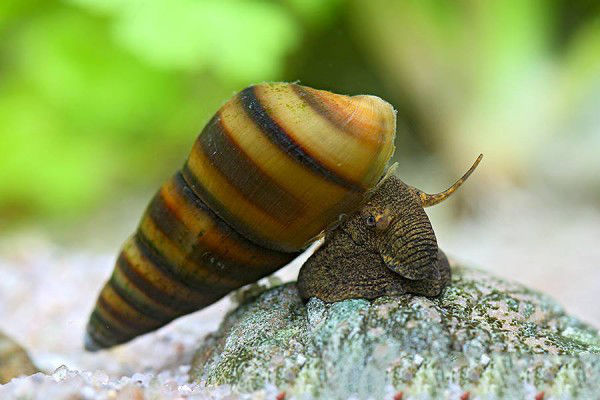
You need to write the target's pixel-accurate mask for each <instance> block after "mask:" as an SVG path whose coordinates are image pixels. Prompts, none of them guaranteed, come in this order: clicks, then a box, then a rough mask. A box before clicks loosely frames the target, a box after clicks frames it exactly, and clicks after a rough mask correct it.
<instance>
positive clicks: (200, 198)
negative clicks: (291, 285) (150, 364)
mask: <svg viewBox="0 0 600 400" xmlns="http://www.w3.org/2000/svg"><path fill="white" fill-rule="evenodd" d="M395 129H396V114H395V111H394V109H393V107H392V106H391V105H390V104H389V103H387V102H385V101H383V100H381V99H380V98H378V97H375V96H352V97H350V96H344V95H338V94H334V93H330V92H326V91H322V90H316V89H312V88H309V87H305V86H300V85H297V84H290V83H265V84H260V85H255V86H250V87H248V88H246V89H244V90H242V91H241V92H240V93H238V94H237V95H236V96H234V97H233V98H232V99H230V100H229V101H228V102H227V103H225V104H224V105H223V106H222V107H221V108H220V109H219V110H218V111H217V112H216V114H215V115H214V116H213V117H212V119H211V120H210V121H209V122H208V123H207V125H206V126H205V127H204V129H203V130H202V132H201V133H200V135H199V136H198V138H197V140H196V141H195V143H194V145H193V148H192V151H191V153H190V155H189V157H188V159H187V161H186V163H185V164H184V166H183V168H182V169H181V170H180V171H179V172H177V173H176V174H175V175H174V176H173V178H171V179H170V180H169V181H168V182H167V183H165V184H164V185H163V186H162V188H161V189H160V190H159V192H158V193H157V194H156V195H155V197H154V198H153V200H152V201H151V203H150V205H149V206H148V208H147V209H146V212H145V213H144V215H143V217H142V221H141V223H140V225H139V227H138V229H137V231H136V232H135V234H134V235H133V236H132V237H131V238H130V239H129V240H128V241H127V242H126V243H125V245H124V246H123V249H122V251H121V253H120V255H119V257H118V259H117V262H116V266H115V269H114V271H113V274H112V276H111V278H110V280H109V281H108V282H107V283H106V285H105V286H104V288H103V289H102V291H101V293H100V296H99V298H98V301H97V303H96V307H95V308H94V310H93V312H92V315H91V317H90V322H89V323H88V327H87V336H86V348H87V349H89V350H97V349H101V348H107V347H111V346H113V345H116V344H119V343H124V342H127V341H129V340H131V339H133V338H134V337H136V336H138V335H140V334H143V333H145V332H149V331H152V330H154V329H157V328H158V327H160V326H162V325H164V324H166V323H168V322H169V321H171V320H173V319H174V318H177V317H179V316H181V315H184V314H187V313H190V312H193V311H195V310H198V309H201V308H203V307H206V306H207V305H209V304H211V303H213V302H215V301H217V300H219V299H220V298H221V297H223V296H225V295H226V294H227V293H229V292H230V291H232V290H235V289H237V288H239V287H241V286H243V285H246V284H248V283H251V282H255V281H256V280H258V279H260V278H262V277H264V276H266V275H269V274H271V273H272V272H274V271H276V270H277V269H279V268H281V267H282V266H284V265H285V264H287V263H288V262H289V261H291V260H292V259H293V258H295V257H296V256H297V254H298V253H299V252H300V251H302V250H303V249H304V248H305V247H306V246H307V245H308V244H309V243H310V241H311V240H312V239H313V238H314V237H315V236H317V235H318V234H319V232H321V231H322V230H323V229H324V228H326V227H327V226H328V225H330V224H331V223H332V222H333V221H335V220H336V219H337V218H338V216H339V215H340V214H343V213H349V212H352V211H353V210H354V209H356V208H357V207H358V206H359V205H360V203H361V201H362V199H363V196H364V195H365V193H366V192H367V191H369V190H370V189H371V188H373V187H374V186H375V185H376V184H377V182H378V181H379V179H380V178H381V176H382V175H383V174H384V172H385V169H386V166H387V163H388V161H389V159H390V157H391V155H392V153H393V151H394V136H395Z"/></svg>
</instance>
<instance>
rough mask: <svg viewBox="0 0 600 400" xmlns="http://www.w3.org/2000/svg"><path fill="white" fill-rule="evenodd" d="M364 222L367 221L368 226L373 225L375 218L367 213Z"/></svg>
mask: <svg viewBox="0 0 600 400" xmlns="http://www.w3.org/2000/svg"><path fill="white" fill-rule="evenodd" d="M366 222H367V225H368V226H375V224H376V223H377V220H376V219H375V216H373V215H369V216H368V217H367V221H366Z"/></svg>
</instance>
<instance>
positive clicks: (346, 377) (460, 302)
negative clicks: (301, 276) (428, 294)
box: [190, 266, 600, 399]
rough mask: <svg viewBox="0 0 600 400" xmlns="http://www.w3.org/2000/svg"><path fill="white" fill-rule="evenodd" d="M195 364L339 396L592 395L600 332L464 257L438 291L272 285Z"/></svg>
mask: <svg viewBox="0 0 600 400" xmlns="http://www.w3.org/2000/svg"><path fill="white" fill-rule="evenodd" d="M190 375H191V377H192V378H193V379H194V381H195V383H196V384H200V385H208V386H212V385H224V384H228V385H232V387H233V388H234V389H235V390H238V391H240V392H249V391H253V390H256V389H259V388H263V387H265V385H275V386H276V387H278V388H280V389H281V390H284V391H285V392H286V393H287V394H288V395H289V396H293V395H294V394H297V395H299V394H302V395H303V396H304V395H306V394H307V393H308V394H312V395H313V396H316V397H322V398H329V399H338V398H339V399H346V398H348V397H350V396H354V397H355V398H373V399H383V398H393V397H394V394H397V393H399V392H402V393H403V395H404V398H407V397H408V396H416V397H419V398H430V397H431V398H436V397H442V396H443V397H445V398H458V397H460V396H461V395H463V394H464V393H465V392H469V393H470V395H471V396H481V397H508V398H533V397H535V396H536V395H537V396H538V397H539V396H540V393H541V392H544V393H545V395H550V394H552V395H556V396H557V397H561V396H562V397H567V398H568V397H571V396H584V397H585V396H586V395H590V396H591V395H592V394H596V393H597V392H598V391H599V390H600V335H599V332H598V330H596V329H593V328H592V327H590V326H588V325H586V324H584V323H582V322H581V321H579V320H577V319H576V318H574V317H572V316H569V315H568V314H566V313H565V311H564V310H563V309H562V308H561V307H560V306H559V305H557V304H556V303H555V302H554V301H553V300H552V299H550V298H549V297H547V296H545V295H543V294H541V293H538V292H535V291H533V290H530V289H528V288H526V287H524V286H522V285H519V284H516V283H512V282H509V281H505V280H502V279H499V278H496V277H493V276H491V275H489V274H488V273H485V272H482V271H478V270H474V269H471V268H466V267H460V266H453V279H452V284H451V286H449V287H448V288H446V289H445V291H444V293H443V295H442V296H441V297H440V298H437V299H429V298H425V297H418V296H412V295H404V296H399V297H382V298H379V299H376V300H374V301H366V300H361V299H357V300H346V301H342V302H338V303H332V304H326V303H323V302H322V301H320V300H318V299H314V298H313V299H311V300H310V301H309V302H308V303H307V304H306V305H305V304H304V303H303V302H302V301H301V299H300V297H299V296H298V292H297V289H296V286H295V284H294V283H288V284H285V285H281V286H278V287H275V288H271V289H269V290H267V291H265V292H264V293H262V294H260V295H259V296H258V297H256V298H255V299H254V300H253V301H250V302H248V303H245V304H242V305H240V306H239V307H238V308H237V309H235V310H233V311H232V312H230V313H229V314H228V315H227V317H226V318H225V320H224V321H223V323H222V324H221V327H220V328H219V330H218V331H217V332H216V333H214V334H212V335H210V336H209V337H207V338H206V339H205V341H204V342H203V344H202V346H201V348H200V349H199V351H198V352H197V354H196V357H195V359H194V362H193V366H192V370H191V372H190ZM544 393H542V394H541V397H542V398H543V397H544Z"/></svg>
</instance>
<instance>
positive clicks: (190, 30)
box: [0, 0, 600, 229]
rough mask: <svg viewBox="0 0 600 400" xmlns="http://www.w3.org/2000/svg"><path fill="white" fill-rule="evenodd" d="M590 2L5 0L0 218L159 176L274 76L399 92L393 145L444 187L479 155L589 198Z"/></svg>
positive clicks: (593, 10)
mask: <svg viewBox="0 0 600 400" xmlns="http://www.w3.org/2000/svg"><path fill="white" fill-rule="evenodd" d="M598 4H599V3H598V2H595V1H585V0H577V1H567V0H551V1H550V0H502V1H490V2H488V1H485V2H484V1H477V0H461V1H452V2H450V1H436V0H405V1H394V0H372V1H368V2H367V1H360V0H356V1H343V0H287V1H275V0H273V1H266V0H170V1H168V0H128V1H125V0H64V1H57V0H54V1H52V0H46V1H42V0H3V1H2V2H0V35H1V38H2V40H1V41H0V149H1V150H2V157H1V158H0V224H2V221H4V222H5V223H6V222H15V221H22V220H27V219H29V220H31V219H32V218H38V219H39V218H41V217H43V218H46V217H54V218H58V219H60V220H66V219H73V218H75V219H76V217H80V216H82V215H85V214H86V213H89V212H90V211H91V210H94V209H98V208H100V207H106V206H107V205H110V204H111V203H112V202H114V201H115V199H117V198H121V197H126V196H130V195H132V194H133V193H136V192H137V191H139V190H141V189H142V188H147V187H157V186H158V184H159V183H160V182H161V181H162V180H164V179H165V178H166V177H168V175H169V174H170V173H172V172H173V171H174V170H175V169H176V168H177V167H178V166H179V165H180V164H181V163H182V162H183V160H184V159H185V157H186V155H187V152H188V151H189V147H190V145H191V143H192V142H193V140H194V138H195V136H196V134H197V132H198V131H199V130H200V129H201V128H202V126H203V124H204V123H205V121H206V120H207V119H208V118H209V117H210V115H212V114H213V113H214V111H215V110H216V109H217V108H218V107H219V105H220V104H222V103H223V102H224V101H225V100H226V99H227V98H229V97H230V96H231V94H232V93H234V92H235V91H237V90H239V89H241V88H243V87H245V86H247V85H248V84H250V83H254V82H260V81H273V80H300V81H301V82H302V83H304V84H307V85H310V86H313V87H318V88H324V89H329V90H333V91H336V92H342V93H349V94H356V93H370V94H376V95H379V96H382V97H383V98H385V99H387V100H388V101H390V102H392V103H393V104H395V105H396V106H397V108H398V109H399V117H400V125H399V126H400V130H399V138H398V140H399V144H398V155H397V156H398V157H399V159H400V160H401V161H404V160H415V159H417V160H418V159H421V158H422V157H423V156H429V155H433V160H437V162H438V165H435V163H428V165H429V167H428V168H429V169H428V171H427V172H429V173H431V174H432V175H433V176H435V175H436V173H435V172H434V171H438V172H437V175H442V176H440V177H439V179H440V181H443V182H446V176H443V174H440V173H439V171H448V172H447V173H448V175H455V174H456V171H462V169H464V167H465V166H466V165H467V164H468V162H470V161H471V159H472V158H474V156H475V155H476V154H478V153H479V152H484V153H485V154H486V165H487V167H486V169H485V170H486V171H487V173H488V177H489V179H495V178H498V177H500V178H503V179H506V180H509V181H510V180H513V181H514V180H517V181H518V180H522V179H526V178H527V176H528V175H529V174H531V173H536V171H550V172H547V173H544V172H541V176H542V179H546V178H547V179H549V180H552V179H556V180H557V181H560V182H563V181H565V180H566V181H567V182H572V181H573V179H569V178H572V177H580V178H581V179H582V180H583V181H585V182H586V187H593V188H595V190H597V191H598V192H600V183H599V182H598V177H597V175H598V174H597V172H596V173H594V172H593V171H592V169H591V168H589V165H590V164H589V163H590V162H591V163H595V165H596V166H597V165H598V164H597V155H596V154H595V153H597V150H598V146H600V139H599V136H600V134H599V131H600V128H599V127H600V120H599V118H598V117H597V115H598V114H600V113H599V112H598V110H599V109H600V72H599V71H600V6H599V5H598ZM591 144H595V145H596V150H594V149H593V147H592V146H591ZM562 152H564V153H565V154H564V155H562ZM557 156H559V157H560V161H561V163H560V164H561V165H560V171H562V172H561V173H558V174H557V173H556V171H554V170H556V169H557V168H556V163H555V160H556V157H557ZM425 159H427V160H431V158H425ZM442 164H443V165H447V166H450V168H443V165H442ZM524 171H527V172H524ZM586 174H587V175H586ZM586 176H587V178H586ZM586 179H587V180H586ZM599 197H600V195H599ZM0 229H1V227H0Z"/></svg>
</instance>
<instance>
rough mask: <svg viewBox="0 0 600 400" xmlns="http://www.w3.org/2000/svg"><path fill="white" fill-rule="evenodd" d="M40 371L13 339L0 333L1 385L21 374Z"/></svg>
mask: <svg viewBox="0 0 600 400" xmlns="http://www.w3.org/2000/svg"><path fill="white" fill-rule="evenodd" d="M36 372H38V370H37V368H36V367H34V366H33V363H32V362H31V360H30V359H29V356H28V355H27V353H26V352H25V350H23V349H22V348H21V346H19V345H18V344H17V343H15V342H14V341H13V340H12V339H10V338H9V337H8V336H5V335H4V334H2V333H0V385H3V384H5V383H6V382H8V381H10V380H11V379H12V378H16V377H17V376H21V375H31V374H35V373H36Z"/></svg>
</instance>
